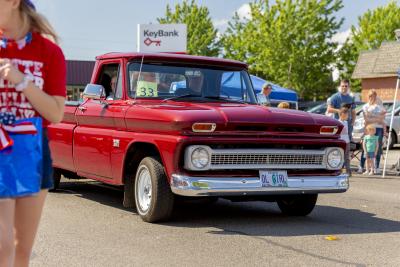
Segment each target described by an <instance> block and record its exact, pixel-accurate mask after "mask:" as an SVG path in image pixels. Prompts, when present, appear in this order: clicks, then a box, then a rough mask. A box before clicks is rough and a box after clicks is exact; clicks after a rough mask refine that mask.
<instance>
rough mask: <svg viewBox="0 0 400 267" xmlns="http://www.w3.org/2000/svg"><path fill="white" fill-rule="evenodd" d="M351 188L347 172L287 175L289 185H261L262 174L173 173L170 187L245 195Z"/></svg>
mask: <svg viewBox="0 0 400 267" xmlns="http://www.w3.org/2000/svg"><path fill="white" fill-rule="evenodd" d="M348 188H349V179H348V175H347V174H341V175H338V176H306V177H288V187H262V186H261V181H260V178H259V177H247V178H238V177H226V178H214V177H190V176H184V175H178V174H172V181H171V190H172V192H174V193H175V194H177V195H181V196H191V197H193V196H246V195H274V194H277V195H284V194H305V193H310V194H311V193H340V192H345V191H346V190H347V189H348Z"/></svg>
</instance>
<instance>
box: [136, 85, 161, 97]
mask: <svg viewBox="0 0 400 267" xmlns="http://www.w3.org/2000/svg"><path fill="white" fill-rule="evenodd" d="M136 88H137V92H136V96H142V97H158V91H157V83H152V82H145V81H138V82H137V87H136Z"/></svg>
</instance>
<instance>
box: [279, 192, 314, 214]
mask: <svg viewBox="0 0 400 267" xmlns="http://www.w3.org/2000/svg"><path fill="white" fill-rule="evenodd" d="M317 199H318V194H310V195H293V196H286V197H284V198H282V199H280V200H278V201H277V203H278V206H279V209H280V210H281V211H282V213H283V214H286V215H289V216H306V215H308V214H310V213H311V211H312V210H313V209H314V207H315V204H316V203H317Z"/></svg>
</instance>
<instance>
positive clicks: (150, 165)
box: [135, 157, 174, 222]
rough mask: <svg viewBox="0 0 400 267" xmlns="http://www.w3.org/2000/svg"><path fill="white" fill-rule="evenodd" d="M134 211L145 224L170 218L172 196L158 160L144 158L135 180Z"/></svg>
mask: <svg viewBox="0 0 400 267" xmlns="http://www.w3.org/2000/svg"><path fill="white" fill-rule="evenodd" d="M135 203H136V210H137V212H138V213H139V215H140V217H141V218H142V220H143V221H145V222H157V221H165V220H168V219H169V217H170V216H171V213H172V209H173V205H174V195H173V193H172V192H171V188H170V185H169V183H168V181H167V177H166V175H165V172H164V168H163V166H162V164H161V163H160V160H159V159H156V158H153V157H146V158H144V159H143V160H142V161H141V162H140V164H139V167H138V169H137V172H136V179H135Z"/></svg>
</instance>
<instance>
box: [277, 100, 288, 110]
mask: <svg viewBox="0 0 400 267" xmlns="http://www.w3.org/2000/svg"><path fill="white" fill-rule="evenodd" d="M278 108H283V109H290V104H289V103H288V102H285V101H283V102H280V103H279V104H278Z"/></svg>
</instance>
